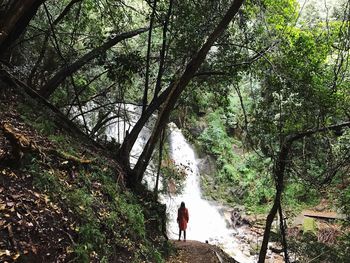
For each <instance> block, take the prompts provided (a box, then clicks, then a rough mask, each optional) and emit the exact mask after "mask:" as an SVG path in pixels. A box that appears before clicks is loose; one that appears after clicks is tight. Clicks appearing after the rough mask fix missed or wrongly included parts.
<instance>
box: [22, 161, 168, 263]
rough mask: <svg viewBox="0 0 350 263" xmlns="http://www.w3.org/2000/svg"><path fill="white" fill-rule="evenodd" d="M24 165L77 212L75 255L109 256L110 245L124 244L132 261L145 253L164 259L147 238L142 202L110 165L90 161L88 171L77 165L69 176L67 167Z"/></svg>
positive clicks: (84, 257) (40, 184) (89, 257)
mask: <svg viewBox="0 0 350 263" xmlns="http://www.w3.org/2000/svg"><path fill="white" fill-rule="evenodd" d="M27 169H28V172H29V173H32V174H33V177H34V185H35V187H36V188H37V189H39V190H40V191H43V192H45V193H46V194H47V195H49V197H50V200H54V201H55V202H58V203H60V204H61V205H62V206H63V207H66V208H67V210H68V211H71V212H73V214H74V215H76V216H77V218H76V220H77V221H76V222H75V223H74V230H75V231H76V234H77V240H75V241H76V243H75V244H74V246H73V249H74V253H75V260H76V261H78V262H90V261H91V260H97V261H99V262H109V259H110V258H111V256H112V255H113V254H115V253H116V251H115V250H116V249H118V248H123V249H126V250H128V251H130V252H129V253H130V255H131V258H133V260H134V262H142V261H144V260H145V257H146V258H147V260H149V259H152V261H153V260H154V261H155V262H163V261H162V256H161V255H162V254H161V253H160V252H159V251H158V250H157V249H156V248H155V247H154V245H153V244H152V243H151V242H150V241H149V240H148V239H147V233H146V228H145V217H144V213H145V211H144V209H143V207H142V206H141V204H140V203H139V201H138V199H137V198H136V197H135V196H134V195H133V194H132V193H131V192H128V191H123V192H122V191H121V190H120V189H119V187H118V186H117V184H116V182H115V181H114V180H113V177H112V175H113V171H112V170H111V169H108V168H103V169H101V167H100V166H93V167H91V169H92V172H90V171H85V170H79V171H76V172H75V178H74V179H73V181H72V179H69V177H68V174H66V172H64V171H60V170H57V169H51V170H49V171H47V170H45V169H43V168H42V166H41V164H40V162H37V161H36V160H33V163H32V164H31V165H30V166H29V167H28V168H27ZM67 186H68V187H67ZM153 216H154V215H153Z"/></svg>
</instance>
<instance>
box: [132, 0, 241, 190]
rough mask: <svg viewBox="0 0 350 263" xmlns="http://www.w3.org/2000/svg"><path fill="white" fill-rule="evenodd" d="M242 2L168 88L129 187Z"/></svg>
mask: <svg viewBox="0 0 350 263" xmlns="http://www.w3.org/2000/svg"><path fill="white" fill-rule="evenodd" d="M243 2H244V1H243V0H235V1H233V2H232V4H231V6H230V8H229V9H228V10H227V12H226V14H225V15H224V17H223V18H222V20H221V21H220V22H219V24H218V25H217V26H216V28H215V29H214V31H213V32H212V33H211V34H210V35H209V36H208V38H207V40H206V41H205V43H204V44H203V46H202V47H201V49H200V50H199V51H198V52H197V53H196V55H195V56H194V57H193V58H192V59H191V60H190V61H189V63H188V64H187V66H186V69H185V71H184V72H183V73H182V74H181V76H180V77H179V78H177V79H176V80H175V81H174V82H173V83H172V84H171V86H170V87H169V89H170V91H169V94H168V96H167V98H166V100H165V102H164V105H163V106H162V109H161V111H160V113H159V115H158V118H157V121H156V123H155V125H154V128H153V131H152V134H151V137H150V138H149V140H148V141H147V144H146V146H145V148H144V149H143V151H142V153H141V155H140V157H139V159H138V161H137V163H136V165H135V167H134V169H133V173H131V174H130V175H129V178H128V180H129V184H130V185H131V186H135V185H138V184H139V183H141V181H142V178H143V174H144V172H145V170H146V167H147V165H148V163H149V160H150V158H151V155H152V153H153V150H154V147H155V145H156V142H157V140H158V138H159V136H160V133H161V131H162V129H163V128H164V126H165V125H166V124H167V121H168V118H169V115H170V113H171V111H172V110H173V108H174V106H175V104H176V101H177V100H178V98H179V97H180V95H181V93H182V91H183V90H184V89H185V88H186V86H187V85H188V83H189V82H190V81H191V79H192V77H193V76H194V74H195V73H196V71H197V70H198V68H199V67H200V65H201V64H202V63H203V61H204V60H205V58H206V56H207V54H208V52H209V50H210V48H211V46H212V45H213V44H214V42H215V41H216V40H217V39H218V37H219V36H220V35H221V34H222V33H223V32H224V30H225V29H226V28H227V26H228V25H229V23H230V22H231V21H232V19H233V18H234V17H235V15H236V14H237V12H238V10H239V9H240V7H241V6H242V4H243Z"/></svg>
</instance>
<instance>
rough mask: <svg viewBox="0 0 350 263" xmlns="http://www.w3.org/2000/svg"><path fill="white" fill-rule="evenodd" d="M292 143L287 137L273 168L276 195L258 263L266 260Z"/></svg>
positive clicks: (268, 217)
mask: <svg viewBox="0 0 350 263" xmlns="http://www.w3.org/2000/svg"><path fill="white" fill-rule="evenodd" d="M291 145H292V140H289V139H286V140H285V141H284V143H282V146H281V149H280V153H279V154H278V159H277V160H276V162H275V165H274V169H273V176H274V178H275V180H276V195H275V200H274V202H273V205H272V207H271V210H270V212H269V214H268V215H267V218H266V225H265V230H264V237H263V241H262V244H261V248H260V252H259V261H258V263H263V262H265V257H266V252H267V245H268V242H269V238H270V231H271V225H272V222H273V219H274V218H275V216H276V213H277V211H278V209H279V207H280V206H281V196H282V192H283V181H284V172H285V169H286V165H287V158H288V154H289V151H290V148H291Z"/></svg>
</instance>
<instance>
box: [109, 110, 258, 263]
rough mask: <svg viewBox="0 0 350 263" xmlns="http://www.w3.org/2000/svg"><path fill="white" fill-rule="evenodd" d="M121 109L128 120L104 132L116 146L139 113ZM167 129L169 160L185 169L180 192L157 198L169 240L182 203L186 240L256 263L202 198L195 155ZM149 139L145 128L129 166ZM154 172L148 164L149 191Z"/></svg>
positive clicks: (172, 128)
mask: <svg viewBox="0 0 350 263" xmlns="http://www.w3.org/2000/svg"><path fill="white" fill-rule="evenodd" d="M123 106H124V109H123V110H124V111H126V112H127V115H128V121H127V122H125V120H124V119H123V118H117V119H115V120H114V122H113V123H110V124H109V125H108V127H107V129H106V132H105V134H106V135H107V137H108V138H109V139H111V138H114V139H115V140H116V141H117V142H119V143H121V142H122V141H123V140H124V137H125V133H126V131H130V130H131V129H132V127H133V126H134V125H135V123H136V122H137V120H138V118H139V117H140V113H141V109H140V107H138V106H135V105H131V104H125V105H123ZM169 128H170V131H171V132H170V136H169V143H170V148H171V153H170V154H171V158H172V159H173V161H174V163H175V164H176V165H177V166H182V167H186V169H185V171H186V178H185V182H184V189H183V191H182V193H181V194H179V195H171V194H168V195H163V196H161V197H160V201H161V202H162V203H164V204H166V206H167V213H168V229H167V230H168V236H169V238H170V239H177V238H178V225H177V222H176V217H177V209H178V207H179V206H180V203H181V202H182V201H184V202H185V203H186V207H187V208H188V209H189V216H190V220H189V224H188V227H187V231H186V232H187V239H188V240H198V241H201V242H205V241H208V242H209V243H210V244H215V245H217V246H219V247H220V248H222V249H223V250H224V251H225V252H226V253H227V254H229V255H230V256H232V257H233V258H235V259H236V260H237V261H238V262H240V263H250V262H255V261H256V260H255V259H254V257H249V256H247V253H245V254H243V253H242V250H244V249H247V247H249V244H248V246H247V244H244V242H241V241H240V240H239V239H238V238H236V237H235V235H234V234H236V236H239V235H240V236H244V235H245V234H244V233H243V232H242V231H240V230H239V229H238V230H233V229H232V228H229V227H228V226H227V222H226V221H225V218H224V216H223V215H222V214H220V212H219V208H218V206H217V205H215V204H214V203H210V202H209V201H208V200H205V199H203V198H202V195H201V190H200V181H199V180H200V179H199V172H198V167H197V161H196V156H195V152H194V150H193V149H192V147H191V146H190V145H189V144H188V143H187V141H186V139H185V138H184V136H183V134H182V133H181V130H180V129H178V128H177V127H176V125H175V124H173V123H171V124H169ZM149 136H150V130H149V129H148V128H147V127H144V128H143V129H142V131H141V133H140V135H139V137H138V139H137V141H136V142H135V145H134V147H133V148H132V151H131V158H130V163H131V164H132V165H134V164H135V163H136V161H137V159H138V156H139V155H140V153H141V151H142V149H143V148H144V146H145V144H146V142H147V140H148V138H149ZM155 171H156V169H155V167H154V165H153V164H152V163H150V165H149V167H148V169H147V170H146V174H145V176H144V182H145V183H147V185H148V187H149V189H150V190H153V189H154V184H155V173H156V172H155ZM160 185H161V184H160ZM248 254H249V253H248Z"/></svg>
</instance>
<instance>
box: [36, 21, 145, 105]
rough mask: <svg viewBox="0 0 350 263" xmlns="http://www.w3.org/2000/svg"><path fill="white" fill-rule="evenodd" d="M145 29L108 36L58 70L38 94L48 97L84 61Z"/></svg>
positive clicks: (81, 65)
mask: <svg viewBox="0 0 350 263" xmlns="http://www.w3.org/2000/svg"><path fill="white" fill-rule="evenodd" d="M146 31H148V28H139V29H136V30H133V31H129V32H124V33H121V34H119V35H117V36H115V37H113V38H110V39H109V40H108V41H106V42H105V43H104V44H102V45H101V46H99V47H97V48H95V49H93V50H91V51H90V52H89V53H87V54H85V55H84V56H82V57H81V58H79V59H77V60H76V61H74V62H73V63H72V64H69V65H66V66H64V67H63V68H62V69H61V70H59V71H58V72H57V73H56V74H55V75H54V76H53V77H52V78H51V79H50V80H49V81H48V82H47V83H46V84H45V85H44V86H42V87H41V88H40V92H39V93H40V95H41V96H43V97H44V98H49V97H50V96H51V95H52V93H54V91H55V90H56V88H57V87H58V86H59V85H60V84H61V83H62V82H63V81H64V80H65V79H66V78H67V76H70V75H71V74H73V73H74V72H76V71H78V70H79V69H80V68H81V67H83V66H84V65H85V64H86V63H88V62H90V61H91V60H93V59H95V58H97V57H98V56H99V55H101V54H103V53H104V52H106V51H107V50H108V49H110V48H111V47H113V46H115V45H116V44H118V43H120V42H121V41H123V40H125V39H128V38H132V37H134V36H137V35H139V34H141V33H143V32H146Z"/></svg>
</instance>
